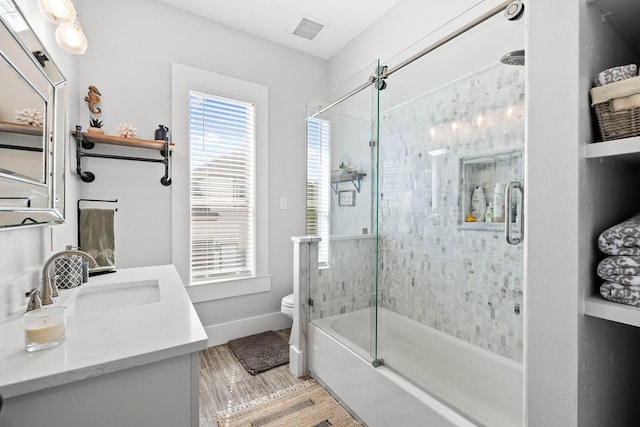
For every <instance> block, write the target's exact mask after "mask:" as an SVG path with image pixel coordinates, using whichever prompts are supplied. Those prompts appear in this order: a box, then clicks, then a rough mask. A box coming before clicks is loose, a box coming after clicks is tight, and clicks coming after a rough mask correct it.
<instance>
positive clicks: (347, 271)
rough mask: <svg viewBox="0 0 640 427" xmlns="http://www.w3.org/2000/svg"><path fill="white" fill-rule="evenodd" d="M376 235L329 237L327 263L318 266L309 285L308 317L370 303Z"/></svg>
mask: <svg viewBox="0 0 640 427" xmlns="http://www.w3.org/2000/svg"><path fill="white" fill-rule="evenodd" d="M375 267H376V239H375V236H373V235H370V234H369V235H361V236H341V237H332V238H331V239H330V242H329V267H328V268H321V269H319V270H318V282H317V286H315V287H312V288H311V290H310V292H311V295H310V297H311V299H312V300H313V301H314V303H313V306H312V307H311V309H310V312H311V313H310V316H311V320H312V321H313V320H317V319H324V318H325V317H330V316H335V315H337V314H344V313H348V312H352V311H356V310H360V309H362V308H367V307H370V306H371V301H372V297H373V295H374V291H375Z"/></svg>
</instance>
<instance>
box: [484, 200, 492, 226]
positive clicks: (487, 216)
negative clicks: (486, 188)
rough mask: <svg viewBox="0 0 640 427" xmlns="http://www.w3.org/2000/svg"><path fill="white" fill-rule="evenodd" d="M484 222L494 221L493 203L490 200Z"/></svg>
mask: <svg viewBox="0 0 640 427" xmlns="http://www.w3.org/2000/svg"><path fill="white" fill-rule="evenodd" d="M484 222H493V203H491V202H489V206H487V213H486V214H485V215H484Z"/></svg>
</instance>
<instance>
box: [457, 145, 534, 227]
mask: <svg viewBox="0 0 640 427" xmlns="http://www.w3.org/2000/svg"><path fill="white" fill-rule="evenodd" d="M459 177H460V179H459V186H460V188H459V194H460V197H459V199H458V208H459V209H458V211H459V215H458V228H459V229H464V230H479V231H500V230H502V229H504V223H505V221H506V218H505V210H506V209H505V206H506V203H507V200H506V199H505V195H504V189H505V188H506V187H507V186H508V184H509V182H511V181H519V182H523V164H522V149H515V150H510V151H502V152H494V153H491V154H483V155H479V156H468V157H462V158H460V173H459ZM476 187H481V188H482V190H483V192H484V196H485V200H486V202H485V206H484V209H482V210H481V211H482V212H486V211H487V210H488V209H489V204H491V207H492V208H493V209H495V208H496V204H495V203H494V201H495V200H496V198H495V196H496V188H497V189H498V191H500V194H499V196H500V199H501V201H502V205H503V208H502V210H501V211H500V212H498V211H497V210H495V211H494V212H493V215H492V216H491V221H486V219H487V218H486V215H479V218H476V217H474V216H473V215H472V211H473V207H472V199H473V193H474V190H475V188H476ZM513 201H515V197H514V200H513ZM513 201H512V203H513ZM498 204H499V203H498ZM517 214H518V212H517V210H516V211H515V212H514V216H515V215H517Z"/></svg>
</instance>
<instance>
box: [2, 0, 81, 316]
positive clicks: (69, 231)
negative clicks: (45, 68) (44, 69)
mask: <svg viewBox="0 0 640 427" xmlns="http://www.w3.org/2000/svg"><path fill="white" fill-rule="evenodd" d="M17 4H18V6H19V7H20V9H21V10H22V11H23V13H24V14H25V16H26V18H27V21H28V22H29V24H30V25H31V26H32V28H33V30H34V31H35V33H36V34H37V36H38V37H39V38H40V40H41V41H42V43H43V45H44V47H45V49H47V51H48V52H49V54H50V55H51V57H52V58H53V60H54V61H55V62H56V64H57V65H58V67H59V68H60V70H61V71H62V74H63V75H64V76H65V78H66V79H67V81H68V84H67V99H68V100H70V99H75V98H76V96H77V85H76V84H75V83H76V81H77V57H75V56H74V55H70V54H68V53H66V52H63V51H62V50H60V49H59V48H58V46H57V45H56V43H55V38H54V31H55V26H54V25H53V24H49V23H48V22H46V21H45V20H44V19H43V18H42V17H41V15H40V13H39V12H38V8H37V6H36V2H33V1H31V0H17ZM68 107H69V108H68V115H67V120H70V119H71V118H74V117H75V116H76V114H77V112H76V104H75V103H69V104H68ZM69 150H70V147H69V145H67V151H68V154H69V157H68V158H69V161H70V159H71V157H70V156H71V153H70V151H69ZM72 166H73V164H71V163H68V164H67V167H66V170H67V176H66V182H67V185H66V188H67V194H66V212H67V215H69V213H70V212H73V201H74V200H75V199H76V198H77V191H78V190H77V187H78V186H77V184H76V183H75V181H74V179H72V178H70V176H71V173H70V171H71V169H70V168H71V167H72ZM75 230H76V222H75V218H73V215H72V216H71V217H68V220H67V222H66V223H65V224H62V225H55V226H47V227H35V228H28V229H23V230H3V231H0V309H1V310H2V311H1V312H0V319H2V318H4V317H5V316H7V315H9V314H11V313H14V312H20V311H23V310H24V308H25V307H26V303H27V300H26V298H24V291H26V290H28V289H30V288H33V287H34V286H38V285H39V274H38V273H39V268H40V267H42V264H43V263H44V261H45V259H46V258H47V257H48V256H49V255H50V254H51V250H52V249H53V250H55V251H57V250H60V249H64V245H65V244H67V243H73V242H75Z"/></svg>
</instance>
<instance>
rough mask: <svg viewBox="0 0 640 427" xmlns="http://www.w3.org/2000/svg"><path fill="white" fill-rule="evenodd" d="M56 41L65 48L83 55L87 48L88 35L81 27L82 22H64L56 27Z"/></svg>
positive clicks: (75, 53)
mask: <svg viewBox="0 0 640 427" xmlns="http://www.w3.org/2000/svg"><path fill="white" fill-rule="evenodd" d="M56 42H58V46H60V48H62V49H63V50H65V51H67V52H69V53H73V54H74V55H82V54H84V53H85V52H86V50H87V45H88V42H87V37H86V36H85V35H84V32H82V28H80V23H79V22H78V21H77V20H76V21H74V22H63V23H61V24H60V25H59V26H58V28H57V29H56Z"/></svg>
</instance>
